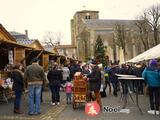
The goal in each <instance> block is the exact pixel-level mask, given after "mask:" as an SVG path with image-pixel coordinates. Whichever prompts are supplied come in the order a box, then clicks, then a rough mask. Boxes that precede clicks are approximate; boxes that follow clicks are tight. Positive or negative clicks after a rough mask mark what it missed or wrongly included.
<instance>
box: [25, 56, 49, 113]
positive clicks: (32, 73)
mask: <svg viewBox="0 0 160 120" xmlns="http://www.w3.org/2000/svg"><path fill="white" fill-rule="evenodd" d="M38 62H39V59H38V58H33V59H32V61H31V63H32V64H31V65H29V66H27V69H26V71H25V73H24V81H25V86H26V87H28V101H29V110H28V115H38V114H40V103H41V90H42V86H43V85H44V84H45V82H46V76H45V73H44V70H43V68H42V67H41V66H40V65H39V64H38Z"/></svg>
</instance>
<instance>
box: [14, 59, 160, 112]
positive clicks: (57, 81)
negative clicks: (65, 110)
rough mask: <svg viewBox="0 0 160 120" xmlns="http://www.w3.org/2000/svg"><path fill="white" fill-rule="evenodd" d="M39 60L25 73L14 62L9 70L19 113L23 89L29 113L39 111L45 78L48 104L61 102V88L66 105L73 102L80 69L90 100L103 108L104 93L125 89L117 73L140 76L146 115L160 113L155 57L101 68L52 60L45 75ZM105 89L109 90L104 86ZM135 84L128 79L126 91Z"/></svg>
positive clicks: (159, 73)
mask: <svg viewBox="0 0 160 120" xmlns="http://www.w3.org/2000/svg"><path fill="white" fill-rule="evenodd" d="M38 62H39V59H37V58H33V59H32V61H31V65H29V66H27V68H26V70H24V73H23V72H22V65H21V64H16V65H15V66H14V69H13V71H12V79H13V90H14V91H15V96H16V97H15V101H14V110H13V112H14V113H17V114H20V113H21V111H20V103H21V96H22V92H23V91H24V90H25V89H28V114H29V115H38V114H40V113H41V111H40V105H41V102H42V88H44V86H45V84H46V81H47V80H48V81H49V88H50V91H51V104H52V105H53V106H54V105H59V104H60V102H61V101H60V88H62V90H63V91H65V92H66V104H71V103H72V97H71V96H72V93H73V87H74V85H73V82H72V81H73V80H74V74H75V73H76V72H81V73H82V74H83V75H84V76H86V77H87V81H88V83H89V91H90V98H91V100H96V101H97V103H98V104H99V106H100V108H101V109H102V102H101V97H107V94H113V95H114V96H115V97H117V96H118V91H120V90H121V88H122V91H123V89H124V86H123V85H124V83H123V81H119V80H118V76H117V75H116V74H124V75H135V76H137V77H143V78H144V81H140V82H139V83H138V93H139V94H142V95H143V94H144V88H145V87H146V86H148V90H149V101H150V109H151V110H149V111H148V113H149V114H159V106H160V68H159V66H158V62H157V61H156V60H151V61H150V62H149V65H146V64H144V63H137V64H135V65H130V64H122V65H119V64H118V63H111V65H110V66H106V67H103V66H102V64H101V63H98V62H97V61H95V60H93V61H92V62H91V63H88V64H82V63H81V62H78V61H75V62H73V64H71V65H69V64H65V65H63V66H60V65H58V64H57V63H56V61H54V60H51V61H50V64H49V68H48V72H47V75H45V72H44V70H43V68H42V67H41V66H40V65H39V64H38ZM107 88H108V89H107ZM135 89H136V86H135V83H134V81H130V83H129V85H128V91H129V92H130V93H134V92H136V91H135Z"/></svg>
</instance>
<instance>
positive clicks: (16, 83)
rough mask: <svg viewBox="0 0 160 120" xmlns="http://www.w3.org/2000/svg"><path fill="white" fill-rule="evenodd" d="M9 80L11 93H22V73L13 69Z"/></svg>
mask: <svg viewBox="0 0 160 120" xmlns="http://www.w3.org/2000/svg"><path fill="white" fill-rule="evenodd" d="M11 78H12V80H13V86H12V90H13V91H23V90H24V75H23V72H22V71H20V70H18V69H15V70H13V72H12V73H11Z"/></svg>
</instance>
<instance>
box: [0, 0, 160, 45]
mask: <svg viewBox="0 0 160 120" xmlns="http://www.w3.org/2000/svg"><path fill="white" fill-rule="evenodd" d="M0 3H1V10H0V23H1V24H2V25H3V26H4V27H5V28H6V29H7V30H8V31H13V30H14V31H17V32H20V33H24V30H25V29H27V30H28V31H29V37H30V38H32V39H33V38H35V39H36V38H38V39H39V40H42V39H43V36H44V34H45V32H47V31H52V32H54V33H56V32H61V33H62V34H63V40H62V41H61V42H62V43H63V44H66V43H70V20H71V19H72V18H73V15H74V14H75V12H76V11H80V10H84V7H83V6H86V10H98V11H99V17H100V19H135V18H136V16H137V15H139V14H140V13H141V12H143V10H144V9H145V8H148V7H149V6H151V5H153V4H157V3H160V0H0Z"/></svg>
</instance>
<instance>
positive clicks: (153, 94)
mask: <svg viewBox="0 0 160 120" xmlns="http://www.w3.org/2000/svg"><path fill="white" fill-rule="evenodd" d="M142 77H143V78H144V80H145V82H146V83H147V85H148V90H149V101H150V109H151V110H149V111H148V113H149V114H157V115H159V105H160V104H159V99H160V70H159V69H158V63H157V60H155V59H153V60H150V61H149V66H148V67H146V68H145V69H144V71H143V73H142Z"/></svg>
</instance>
